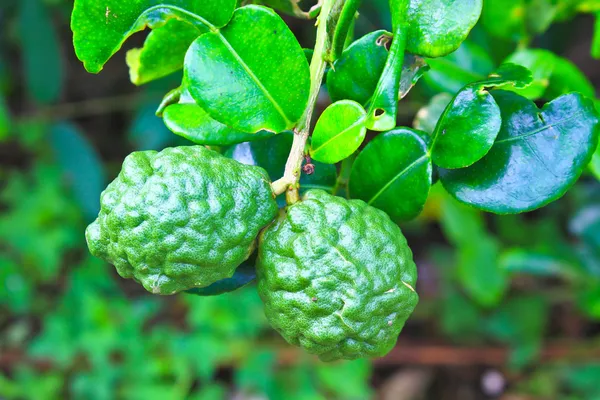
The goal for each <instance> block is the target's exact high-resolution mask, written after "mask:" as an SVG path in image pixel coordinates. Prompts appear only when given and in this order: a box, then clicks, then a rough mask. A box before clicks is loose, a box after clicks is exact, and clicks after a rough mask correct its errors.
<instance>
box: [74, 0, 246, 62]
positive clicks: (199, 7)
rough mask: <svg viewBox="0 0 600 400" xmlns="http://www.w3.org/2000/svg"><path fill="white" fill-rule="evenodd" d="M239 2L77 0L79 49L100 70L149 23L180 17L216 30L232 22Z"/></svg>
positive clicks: (202, 28)
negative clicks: (129, 38)
mask: <svg viewBox="0 0 600 400" xmlns="http://www.w3.org/2000/svg"><path fill="white" fill-rule="evenodd" d="M235 6H236V1H235V0H203V1H194V0H131V1H121V0H75V5H74V6H73V14H72V16H71V29H72V30H73V44H74V46H75V52H76V53H77V57H79V59H80V60H81V61H83V63H84V66H85V68H86V69H87V70H88V71H89V72H93V73H97V72H100V71H101V70H102V67H103V66H104V64H105V63H106V62H107V61H108V59H109V58H110V57H112V55H113V54H115V53H116V52H117V51H118V50H119V49H120V48H121V46H122V45H123V43H124V42H125V40H127V38H128V37H129V36H131V35H133V34H134V33H136V32H139V31H142V30H144V28H146V26H148V27H150V28H152V29H155V28H159V27H161V26H163V25H164V24H165V23H166V22H167V21H168V20H170V19H178V20H181V21H185V22H187V23H189V24H191V25H194V26H195V27H196V28H197V29H198V30H199V31H200V32H201V33H205V32H208V31H216V30H217V29H218V28H221V27H223V26H225V25H226V24H227V23H228V22H229V20H230V19H231V16H232V14H233V10H234V8H235Z"/></svg>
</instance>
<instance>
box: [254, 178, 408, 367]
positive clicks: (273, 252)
mask: <svg viewBox="0 0 600 400" xmlns="http://www.w3.org/2000/svg"><path fill="white" fill-rule="evenodd" d="M257 273H258V290H259V294H260V296H261V298H262V300H263V302H264V304H265V314H266V316H267V319H268V320H269V322H270V323H271V325H272V326H273V327H274V328H275V329H276V330H277V331H278V332H279V333H280V334H281V335H282V336H283V337H284V339H286V341H288V342H289V343H290V344H293V345H297V346H301V347H303V348H304V349H306V350H307V351H308V352H310V353H313V354H317V355H318V356H319V357H320V358H321V359H322V360H324V361H332V360H336V359H356V358H360V357H374V356H382V355H384V354H386V353H387V352H389V351H390V350H391V349H392V347H393V346H394V344H395V343H396V339H397V338H398V334H399V333H400V331H401V330H402V327H403V326H404V323H405V321H406V319H407V318H408V317H409V315H410V314H411V313H412V311H413V309H414V308H415V306H416V304H417V302H418V296H417V294H416V292H415V290H414V287H415V282H416V278H417V271H416V267H415V264H414V262H413V260H412V252H411V250H410V248H409V247H408V245H407V243H406V239H405V238H404V236H403V235H402V232H401V231H400V228H398V226H397V225H396V224H394V223H393V222H392V221H391V220H390V218H389V217H388V216H387V214H385V213H384V212H383V211H381V210H378V209H376V208H373V207H371V206H369V205H367V204H366V203H365V202H363V201H361V200H346V199H343V198H340V197H336V196H332V195H330V194H328V193H326V192H324V191H321V190H311V191H308V192H307V193H306V194H305V196H304V198H303V200H302V201H301V202H298V203H296V204H294V205H292V206H290V207H288V208H287V210H285V211H282V213H281V214H280V216H279V218H278V219H277V220H275V221H274V222H273V223H272V224H271V225H269V226H268V227H267V228H266V229H265V230H264V231H263V232H262V233H261V236H260V239H259V253H258V261H257Z"/></svg>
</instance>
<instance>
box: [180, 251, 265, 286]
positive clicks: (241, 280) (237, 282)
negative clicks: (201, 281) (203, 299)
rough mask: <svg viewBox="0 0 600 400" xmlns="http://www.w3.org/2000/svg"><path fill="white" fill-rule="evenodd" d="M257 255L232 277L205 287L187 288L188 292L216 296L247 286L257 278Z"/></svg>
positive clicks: (244, 263) (240, 267)
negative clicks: (255, 264) (255, 265)
mask: <svg viewBox="0 0 600 400" xmlns="http://www.w3.org/2000/svg"><path fill="white" fill-rule="evenodd" d="M255 260H256V257H251V258H250V259H249V260H246V261H244V262H243V263H242V265H240V266H239V267H238V268H237V269H236V270H235V273H234V274H233V276H232V277H231V278H227V279H223V280H220V281H218V282H215V283H213V284H212V285H210V286H207V287H203V288H193V289H190V290H186V293H190V294H195V295H197V296H216V295H219V294H223V293H229V292H233V291H234V290H237V289H239V288H241V287H243V286H246V285H247V284H249V283H250V282H252V281H253V280H254V279H255V278H256V269H255V267H254V263H255Z"/></svg>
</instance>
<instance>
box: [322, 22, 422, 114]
mask: <svg viewBox="0 0 600 400" xmlns="http://www.w3.org/2000/svg"><path fill="white" fill-rule="evenodd" d="M390 40H391V34H390V33H388V32H386V31H383V30H380V31H375V32H371V33H369V34H367V35H365V36H363V37H362V38H360V39H358V40H357V41H355V42H354V43H352V44H351V45H350V46H349V47H348V48H347V49H346V50H344V52H343V53H342V56H341V57H340V58H339V59H338V60H337V61H336V62H335V63H334V65H333V68H331V69H330V70H329V72H328V73H327V89H328V91H329V95H330V96H331V99H332V100H333V101H334V102H335V101H339V100H344V99H349V100H354V101H356V102H357V103H360V104H362V105H363V106H367V105H368V103H369V102H370V100H371V98H372V97H373V93H375V89H376V87H377V83H378V81H379V77H380V76H381V74H382V73H383V69H384V67H385V63H386V60H387V58H388V53H389V52H388V50H387V48H386V43H389V41H390ZM428 69H429V68H428V66H427V64H426V63H425V61H424V60H423V59H422V58H420V57H417V56H414V55H412V54H405V55H404V63H403V65H402V78H401V82H400V89H399V91H400V95H399V97H400V98H403V97H404V96H406V94H408V92H409V90H410V89H411V88H412V87H413V86H414V84H416V83H417V81H418V80H419V79H420V78H421V77H422V76H423V74H424V73H425V72H426V71H427V70H428Z"/></svg>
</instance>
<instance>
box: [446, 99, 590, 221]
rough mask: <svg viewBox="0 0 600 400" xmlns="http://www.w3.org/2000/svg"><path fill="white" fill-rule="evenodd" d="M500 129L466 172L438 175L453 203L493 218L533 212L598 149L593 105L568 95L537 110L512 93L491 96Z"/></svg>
mask: <svg viewBox="0 0 600 400" xmlns="http://www.w3.org/2000/svg"><path fill="white" fill-rule="evenodd" d="M493 96H494V99H495V100H496V102H497V104H498V105H499V106H500V109H501V111H502V128H501V130H500V133H499V135H498V138H497V140H496V142H495V144H494V146H493V147H492V149H491V150H490V152H489V153H488V154H487V155H486V156H485V157H484V158H483V159H482V160H480V161H478V162H477V163H475V164H474V165H472V166H471V167H469V168H463V169H457V170H444V171H441V173H440V175H441V181H442V183H443V184H444V187H445V188H446V190H448V191H449V192H450V193H451V194H452V195H453V196H455V197H456V198H457V199H458V200H460V201H462V202H465V203H468V204H471V205H473V206H475V207H477V208H480V209H483V210H486V211H490V212H495V213H499V214H511V213H519V212H524V211H530V210H534V209H536V208H539V207H542V206H544V205H546V204H548V203H550V202H552V201H554V200H556V199H558V198H559V197H561V196H562V195H563V194H564V193H565V192H566V191H567V190H568V188H569V187H570V186H571V185H572V184H573V183H575V181H576V180H577V179H578V178H579V176H580V175H581V173H582V171H583V169H584V168H585V167H586V166H587V164H588V163H589V161H590V159H591V157H592V154H593V152H594V151H595V149H596V147H597V145H598V120H599V119H598V115H597V112H596V110H595V109H594V105H593V103H592V102H591V101H590V100H588V99H586V98H584V97H583V96H581V95H580V94H577V93H573V94H568V95H564V96H562V97H559V98H558V99H556V100H554V101H552V102H550V103H548V104H546V105H545V106H544V107H543V108H542V109H541V110H539V109H538V108H537V107H536V105H535V104H534V103H532V102H531V101H529V100H527V99H525V98H524V97H520V96H518V95H516V94H514V93H512V92H506V91H494V92H493Z"/></svg>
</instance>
